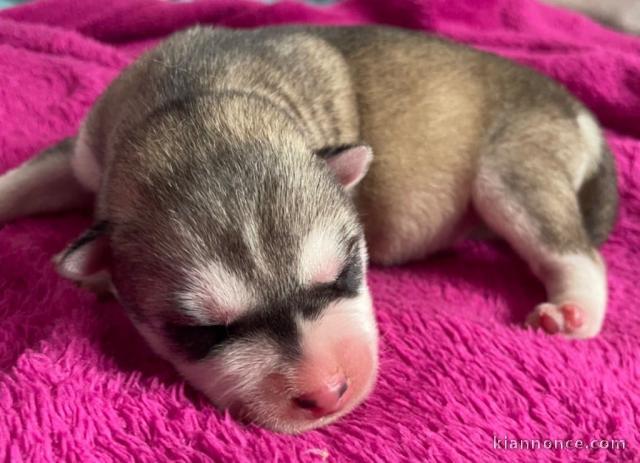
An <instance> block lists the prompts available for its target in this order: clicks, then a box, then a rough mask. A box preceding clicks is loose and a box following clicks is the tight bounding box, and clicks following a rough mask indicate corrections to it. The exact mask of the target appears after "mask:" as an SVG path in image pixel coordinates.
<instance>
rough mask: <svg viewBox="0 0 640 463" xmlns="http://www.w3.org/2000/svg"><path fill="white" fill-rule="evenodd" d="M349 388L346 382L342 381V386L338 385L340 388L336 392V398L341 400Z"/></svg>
mask: <svg viewBox="0 0 640 463" xmlns="http://www.w3.org/2000/svg"><path fill="white" fill-rule="evenodd" d="M348 388H349V386H348V385H347V382H346V381H343V382H342V384H340V387H339V388H338V390H337V393H338V398H341V397H342V396H343V395H344V393H345V392H347V389H348Z"/></svg>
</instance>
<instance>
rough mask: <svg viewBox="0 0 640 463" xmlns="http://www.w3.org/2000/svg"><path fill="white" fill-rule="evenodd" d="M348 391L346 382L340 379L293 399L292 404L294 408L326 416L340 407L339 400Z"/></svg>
mask: <svg viewBox="0 0 640 463" xmlns="http://www.w3.org/2000/svg"><path fill="white" fill-rule="evenodd" d="M348 389H349V385H348V383H347V380H346V379H345V378H340V379H339V380H338V381H330V382H327V383H325V385H324V386H323V387H321V388H320V389H317V390H315V391H313V392H309V393H306V394H302V395H300V396H298V397H294V398H293V399H292V402H293V404H294V405H295V406H296V407H298V408H302V409H304V410H311V411H312V412H314V413H315V414H317V415H321V416H322V415H328V414H329V413H333V412H335V411H336V410H339V409H340V408H341V407H342V405H343V404H342V403H341V402H342V401H341V400H340V399H341V398H342V397H343V396H344V395H345V393H346V392H347V390H348Z"/></svg>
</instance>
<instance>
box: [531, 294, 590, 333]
mask: <svg viewBox="0 0 640 463" xmlns="http://www.w3.org/2000/svg"><path fill="white" fill-rule="evenodd" d="M593 322H594V320H589V313H588V312H587V311H586V310H585V309H584V308H583V307H581V306H580V305H578V304H575V303H572V302H566V303H564V304H551V303H549V302H547V303H544V304H540V305H539V306H537V307H536V308H535V310H534V311H533V312H532V313H531V314H530V315H529V317H528V318H527V321H526V324H527V325H529V326H532V327H534V328H541V329H543V330H544V331H545V332H547V333H549V334H557V333H560V334H563V335H564V336H566V337H569V338H577V339H584V338H590V337H593V336H595V335H597V334H598V332H599V331H600V329H599V327H598V328H596V329H594V328H593V327H594V326H595V325H596V324H595V323H593Z"/></svg>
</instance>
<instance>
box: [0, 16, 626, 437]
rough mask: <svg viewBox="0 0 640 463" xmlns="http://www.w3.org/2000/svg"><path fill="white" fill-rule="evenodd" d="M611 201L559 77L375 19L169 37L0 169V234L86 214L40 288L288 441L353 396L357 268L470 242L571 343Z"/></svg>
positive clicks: (537, 316)
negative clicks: (529, 285) (119, 317)
mask: <svg viewBox="0 0 640 463" xmlns="http://www.w3.org/2000/svg"><path fill="white" fill-rule="evenodd" d="M372 153H375V157H374V155H373V154H372ZM365 174H366V176H365ZM616 202H617V191H616V180H615V172H614V164H613V160H612V157H611V155H610V153H609V151H608V149H607V147H606V144H605V142H604V141H603V138H602V134H601V132H600V129H599V127H598V124H597V123H596V121H595V120H594V118H593V116H592V115H591V114H590V113H589V112H588V111H587V110H586V109H585V108H584V107H583V106H582V105H581V104H580V103H578V102H577V101H576V100H575V99H574V98H572V97H571V96H570V95H569V94H568V93H567V92H566V91H565V90H563V89H562V88H560V86H558V85H556V84H554V83H553V82H552V81H550V80H549V79H547V78H545V77H542V76H540V75H538V74H536V73H535V72H533V71H531V70H529V69H525V68H522V67H519V66H517V65H515V64H512V63H510V62H508V61H506V60H503V59H500V58H498V57H495V56H492V55H489V54H485V53H481V52H478V51H474V50H471V49H469V48H465V47H463V46H459V45H455V44H452V43H449V42H446V41H443V40H439V39H436V38H433V37H428V36H425V35H423V34H421V33H417V32H409V31H403V30H399V29H393V28H383V27H345V28H331V27H326V28H314V27H277V28H275V27H274V28H263V29H255V30H244V31H242V30H228V29H222V28H217V29H209V28H194V29H190V30H187V31H184V32H180V33H177V34H175V35H173V36H172V37H171V38H169V39H168V40H166V41H165V42H163V43H161V44H160V45H159V46H158V47H157V48H155V49H154V50H152V51H150V52H148V53H146V54H145V55H143V56H142V57H141V58H140V59H139V60H138V61H137V62H135V63H134V64H133V65H132V66H130V67H129V68H128V69H126V70H125V71H124V72H123V73H122V74H121V76H120V77H119V78H117V79H116V80H115V81H114V82H113V83H112V84H111V86H110V87H109V88H108V89H107V90H106V92H105V93H104V94H103V95H102V97H101V98H100V99H99V100H98V101H97V103H96V104H95V105H94V107H93V108H92V110H91V111H90V113H89V115H88V116H87V118H86V120H85V121H84V123H83V124H82V126H81V127H80V130H79V132H78V134H77V136H76V137H74V138H73V139H69V140H64V141H63V142H61V143H59V144H58V145H56V146H55V147H53V148H51V149H49V150H46V151H44V152H43V153H42V154H40V155H39V156H37V157H35V158H34V159H32V160H30V161H28V162H26V163H25V164H24V165H22V166H20V167H18V168H16V169H14V170H12V171H10V172H7V173H6V174H4V176H2V177H0V221H4V222H6V221H9V220H14V219H16V218H19V217H22V216H25V215H29V214H37V213H44V212H56V211H62V210H67V209H70V208H77V207H86V206H91V205H93V207H94V210H95V214H94V216H95V222H94V226H92V227H91V228H90V229H89V230H87V231H86V232H85V233H83V234H82V235H81V236H80V237H78V238H77V239H76V240H75V241H74V242H72V243H71V244H70V245H69V247H68V248H67V249H66V250H64V251H63V252H62V253H60V254H59V255H58V256H57V257H56V258H55V263H56V266H57V268H58V271H59V272H60V274H62V275H63V276H64V277H66V278H69V279H71V280H73V281H76V282H78V283H80V284H82V285H85V286H88V287H90V288H93V289H94V290H101V289H102V290H104V289H108V290H111V291H112V292H113V293H114V294H115V295H116V296H117V297H118V299H119V300H120V301H121V303H122V305H123V306H124V308H125V309H126V311H127V313H128V314H129V316H130V318H131V320H132V322H133V323H134V325H135V326H136V327H137V329H138V330H139V332H140V333H141V334H142V336H144V338H146V340H147V341H148V342H149V344H150V345H151V346H152V348H153V349H154V350H155V351H156V352H157V353H158V354H159V355H161V356H162V357H164V358H165V359H167V360H169V361H170V362H172V363H173V365H175V367H176V369H177V370H178V371H179V372H180V373H181V374H182V375H183V376H184V377H185V378H186V379H187V380H188V381H189V382H190V383H191V384H192V385H194V386H195V387H196V388H198V389H199V390H201V391H202V392H204V393H205V394H206V395H207V396H208V397H209V398H210V399H211V400H212V402H213V403H215V404H216V405H218V406H219V407H224V408H228V409H230V410H231V411H232V412H233V413H234V414H235V415H236V416H238V417H240V418H244V419H246V420H251V421H253V422H256V423H258V424H260V425H262V426H265V427H267V428H270V429H273V430H276V431H281V432H289V433H296V432H302V431H304V430H307V429H310V428H315V427H318V426H322V425H325V424H327V423H330V422H332V421H334V420H335V419H337V418H338V417H340V416H342V415H344V414H345V413H347V412H349V411H350V410H351V409H353V408H354V407H355V406H356V405H357V404H358V403H360V402H361V401H362V400H363V399H364V398H365V397H366V396H367V394H368V393H369V392H370V391H371V389H372V387H373V384H374V380H375V377H376V369H377V329H376V323H375V319H374V315H373V311H372V303H371V297H370V295H369V290H368V288H367V283H366V269H367V260H368V254H369V255H370V256H371V259H372V260H373V261H374V262H376V263H378V264H382V265H391V264H400V263H403V262H407V261H410V260H415V259H422V258H423V257H425V256H427V255H429V254H430V253H433V252H435V251H437V250H440V249H443V248H445V247H447V246H449V245H450V244H452V243H453V242H455V241H457V240H459V239H463V238H465V237H466V236H469V235H472V234H474V233H477V232H482V231H483V230H490V231H492V232H493V233H494V234H497V235H499V236H501V237H502V238H504V239H506V240H507V241H508V242H509V243H510V244H511V245H512V246H513V248H514V249H515V250H516V251H517V252H518V253H519V254H520V255H521V256H522V257H523V258H524V259H525V260H526V261H527V262H528V263H529V265H530V266H531V269H532V270H533V272H534V273H535V274H536V275H537V276H538V277H539V278H540V279H541V280H542V282H543V283H544V284H545V287H546V289H547V295H548V298H547V301H546V302H543V303H541V304H540V305H538V306H537V307H535V308H533V309H532V312H531V315H530V317H529V320H528V322H529V323H530V324H531V325H533V326H535V327H538V326H540V327H542V328H543V329H544V330H546V331H547V332H550V333H555V332H558V333H561V334H562V335H564V336H567V337H571V338H588V337H592V336H595V335H596V334H598V332H599V331H600V329H601V326H602V322H603V319H604V315H605V307H606V299H607V288H606V278H605V266H604V262H603V260H602V258H601V257H600V254H599V252H598V250H597V246H598V245H599V244H600V243H602V242H603V241H604V240H605V238H606V237H607V234H608V232H609V231H610V229H611V226H612V224H613V221H614V216H615V211H616ZM365 242H366V246H365Z"/></svg>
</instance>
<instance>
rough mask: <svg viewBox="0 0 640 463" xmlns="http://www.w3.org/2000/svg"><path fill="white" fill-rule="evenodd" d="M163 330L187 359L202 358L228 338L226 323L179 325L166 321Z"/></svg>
mask: <svg viewBox="0 0 640 463" xmlns="http://www.w3.org/2000/svg"><path fill="white" fill-rule="evenodd" d="M164 329H165V332H166V334H167V336H168V337H169V339H170V340H171V341H172V342H173V343H174V344H175V347H176V348H178V349H179V350H181V351H182V353H183V354H184V355H185V356H186V357H187V358H188V359H189V360H202V359H203V358H205V357H206V356H207V355H208V354H209V353H210V352H211V351H212V350H213V349H214V348H216V347H219V346H220V344H222V343H223V342H225V341H226V340H227V339H228V338H229V327H228V326H226V325H180V324H176V323H166V324H165V326H164Z"/></svg>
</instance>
